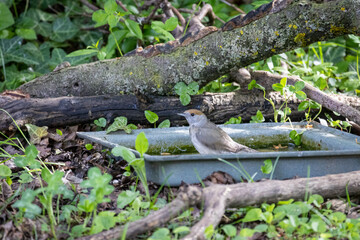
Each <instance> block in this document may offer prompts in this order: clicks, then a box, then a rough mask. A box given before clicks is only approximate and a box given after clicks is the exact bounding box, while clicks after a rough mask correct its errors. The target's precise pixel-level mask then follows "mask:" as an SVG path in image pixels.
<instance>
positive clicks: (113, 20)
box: [107, 15, 118, 28]
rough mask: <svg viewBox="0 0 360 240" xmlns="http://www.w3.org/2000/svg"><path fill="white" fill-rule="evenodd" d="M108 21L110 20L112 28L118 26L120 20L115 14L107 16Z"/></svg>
mask: <svg viewBox="0 0 360 240" xmlns="http://www.w3.org/2000/svg"><path fill="white" fill-rule="evenodd" d="M107 22H108V24H109V26H110V28H114V27H116V25H117V23H118V20H117V18H116V17H115V16H114V15H109V16H108V17H107Z"/></svg>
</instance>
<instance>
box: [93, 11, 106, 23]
mask: <svg viewBox="0 0 360 240" xmlns="http://www.w3.org/2000/svg"><path fill="white" fill-rule="evenodd" d="M107 17H108V14H107V13H106V12H105V11H104V10H102V9H101V10H98V11H96V12H94V13H93V14H92V20H93V21H94V22H96V24H95V27H100V26H102V25H105V24H106V23H107Z"/></svg>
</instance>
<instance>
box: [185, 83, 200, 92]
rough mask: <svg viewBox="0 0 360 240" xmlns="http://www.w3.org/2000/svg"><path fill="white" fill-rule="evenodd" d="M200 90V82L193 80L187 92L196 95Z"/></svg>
mask: <svg viewBox="0 0 360 240" xmlns="http://www.w3.org/2000/svg"><path fill="white" fill-rule="evenodd" d="M198 91H199V84H198V83H197V82H191V83H190V84H189V85H188V86H187V93H188V94H189V95H195V94H197V93H198Z"/></svg>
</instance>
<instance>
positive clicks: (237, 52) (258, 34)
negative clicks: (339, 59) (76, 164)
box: [19, 0, 360, 98]
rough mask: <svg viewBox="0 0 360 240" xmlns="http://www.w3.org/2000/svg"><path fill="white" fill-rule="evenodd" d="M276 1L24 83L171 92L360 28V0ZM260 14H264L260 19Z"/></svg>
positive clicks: (108, 91) (51, 90) (90, 90)
mask: <svg viewBox="0 0 360 240" xmlns="http://www.w3.org/2000/svg"><path fill="white" fill-rule="evenodd" d="M272 4H273V5H272V7H271V8H269V9H270V10H268V9H265V10H266V11H267V12H266V13H267V15H266V14H265V15H264V14H263V12H260V13H259V12H255V13H254V12H252V13H249V14H250V15H249V14H248V15H249V16H248V17H246V16H245V18H244V19H245V20H246V21H245V22H244V21H241V19H240V20H239V21H237V20H236V21H235V20H234V21H232V25H231V28H230V29H231V30H228V29H229V28H228V27H227V28H226V29H225V28H224V29H219V30H217V31H215V29H212V28H205V29H203V30H201V31H200V32H199V33H195V34H193V36H195V38H194V39H195V40H194V41H190V43H188V42H186V41H183V42H181V41H179V42H178V45H176V44H175V45H176V46H177V47H174V48H169V49H168V48H166V46H168V45H166V44H165V45H163V46H161V45H156V46H157V48H158V49H162V50H163V52H162V53H161V54H159V55H155V56H153V57H142V56H137V55H134V56H128V57H122V58H119V59H111V60H106V61H99V62H94V63H90V64H84V65H79V66H76V67H69V68H66V69H62V70H60V71H57V72H53V73H50V74H47V75H44V76H41V77H39V78H37V79H35V80H33V81H31V82H29V83H27V84H24V85H22V86H21V87H19V89H20V90H22V91H24V92H26V93H29V94H30V95H31V96H32V97H39V98H45V97H61V96H94V95H121V94H132V93H134V92H135V91H139V92H141V93H146V94H154V95H171V94H173V86H174V85H175V84H176V83H177V82H180V81H183V82H186V83H190V82H192V81H197V82H198V83H199V84H200V85H204V84H206V83H208V82H209V81H212V80H214V79H216V78H218V77H220V76H222V75H223V74H226V73H228V72H229V71H230V69H232V68H234V67H237V68H239V67H243V66H247V65H249V64H251V63H254V62H257V61H259V60H262V59H266V58H268V57H270V56H272V55H275V54H279V53H282V52H286V51H289V50H292V49H295V48H298V47H304V46H307V45H309V44H310V43H312V42H316V41H323V40H327V39H331V38H334V37H337V36H342V35H345V34H359V33H360V29H359V26H360V12H359V11H358V9H360V0H335V1H326V2H323V3H320V4H319V3H317V2H315V1H300V2H299V1H293V2H291V1H286V0H281V1H276V2H274V3H272ZM273 12H276V14H273ZM258 16H260V17H261V18H259V19H257V17H258ZM254 19H257V20H255V21H254ZM229 24H230V23H229ZM229 24H228V25H225V26H230V25H229ZM239 24H240V25H239ZM244 24H245V25H244ZM238 26H242V27H238ZM224 30H227V31H224ZM204 31H205V32H204ZM205 35H206V36H205ZM196 36H201V37H202V38H201V39H198V38H196ZM187 39H189V38H186V39H185V40H187ZM185 43H186V44H185ZM149 49H151V47H150V48H149ZM146 51H147V49H144V50H142V51H141V50H139V51H137V52H139V53H140V52H143V53H144V52H146Z"/></svg>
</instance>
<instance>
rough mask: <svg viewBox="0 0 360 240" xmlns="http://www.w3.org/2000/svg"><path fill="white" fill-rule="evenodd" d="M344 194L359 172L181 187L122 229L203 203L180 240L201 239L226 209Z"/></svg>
mask: <svg viewBox="0 0 360 240" xmlns="http://www.w3.org/2000/svg"><path fill="white" fill-rule="evenodd" d="M347 191H348V194H349V195H359V194H360V171H354V172H349V173H343V174H334V175H327V176H323V177H314V178H299V179H291V180H282V181H281V180H269V181H262V182H255V183H238V184H232V185H212V186H209V187H206V188H204V189H202V188H199V187H195V186H185V187H182V188H181V192H180V194H179V195H178V196H177V198H176V199H175V200H174V201H172V202H171V203H169V204H167V205H166V206H165V207H163V208H162V209H160V210H159V211H156V212H153V213H151V214H149V215H148V216H147V217H145V218H143V219H140V220H138V221H135V222H132V223H129V224H128V225H127V226H126V229H127V230H126V237H127V238H133V237H135V236H136V235H138V234H142V233H146V232H148V231H151V230H154V229H155V228H157V227H159V226H161V225H162V224H164V223H166V222H168V221H170V220H171V219H172V218H174V217H176V216H178V215H180V214H181V213H182V212H183V211H184V210H186V209H188V208H190V207H191V206H197V205H201V204H203V207H204V209H203V210H204V214H203V217H202V218H201V220H200V221H199V222H197V223H196V224H195V225H194V226H193V227H192V228H191V231H190V233H189V234H188V235H187V236H186V237H185V238H184V239H189V240H190V239H205V236H204V230H205V228H206V227H208V226H209V225H210V224H212V225H213V226H214V228H215V227H216V226H218V224H219V223H220V220H221V217H222V216H223V214H224V213H225V210H226V209H227V208H240V207H246V206H251V205H259V204H262V203H264V202H266V203H277V202H278V201H283V200H288V199H295V200H304V199H305V196H306V195H307V194H319V195H321V196H323V197H324V198H337V197H343V196H346V194H347ZM214 196H216V197H214ZM124 228H125V227H124V226H120V227H115V228H114V229H111V230H108V231H104V232H101V233H98V234H95V235H91V236H85V237H81V238H78V240H93V239H113V238H118V237H119V236H122V234H123V231H124Z"/></svg>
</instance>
